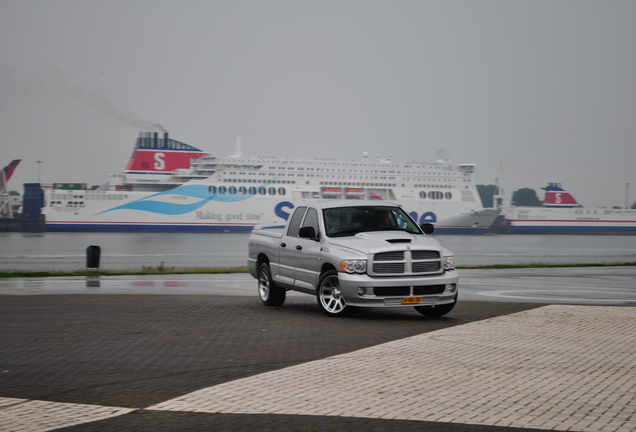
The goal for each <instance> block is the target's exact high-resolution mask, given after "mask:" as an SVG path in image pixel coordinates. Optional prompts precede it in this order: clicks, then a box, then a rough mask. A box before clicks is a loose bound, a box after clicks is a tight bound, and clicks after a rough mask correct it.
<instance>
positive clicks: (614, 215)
mask: <svg viewBox="0 0 636 432" xmlns="http://www.w3.org/2000/svg"><path fill="white" fill-rule="evenodd" d="M505 215H506V219H508V223H509V225H510V233H512V234H636V210H619V209H604V208H542V207H512V208H510V209H508V210H506V213H505Z"/></svg>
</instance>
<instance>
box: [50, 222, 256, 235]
mask: <svg viewBox="0 0 636 432" xmlns="http://www.w3.org/2000/svg"><path fill="white" fill-rule="evenodd" d="M252 228H253V227H252V226H251V225H138V224H134V225H128V224H113V225H105V224H55V223H52V224H46V230H47V231H51V232H174V233H249V232H252Z"/></svg>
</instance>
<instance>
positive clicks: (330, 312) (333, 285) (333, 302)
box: [316, 270, 359, 317]
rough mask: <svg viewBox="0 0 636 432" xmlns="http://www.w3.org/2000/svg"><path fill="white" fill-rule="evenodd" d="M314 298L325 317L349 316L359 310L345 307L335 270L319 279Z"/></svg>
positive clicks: (353, 307) (345, 303)
mask: <svg viewBox="0 0 636 432" xmlns="http://www.w3.org/2000/svg"><path fill="white" fill-rule="evenodd" d="M316 297H317V299H318V306H320V309H322V311H323V312H324V313H325V314H326V315H327V316H331V317H343V316H350V315H351V314H353V313H355V312H357V311H358V309H359V308H358V307H355V306H348V305H347V302H346V301H345V298H344V296H343V295H342V291H340V281H339V280H338V272H337V271H335V270H329V271H327V272H325V273H324V274H323V275H322V276H321V277H320V282H319V283H318V292H317V293H316Z"/></svg>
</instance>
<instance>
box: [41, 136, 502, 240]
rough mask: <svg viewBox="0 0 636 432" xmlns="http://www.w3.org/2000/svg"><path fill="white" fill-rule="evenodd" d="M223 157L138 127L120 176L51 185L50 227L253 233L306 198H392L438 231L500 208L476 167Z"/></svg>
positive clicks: (458, 228) (489, 217) (471, 229)
mask: <svg viewBox="0 0 636 432" xmlns="http://www.w3.org/2000/svg"><path fill="white" fill-rule="evenodd" d="M241 153H242V152H241V151H240V137H237V151H236V152H235V154H234V155H232V156H228V157H216V156H212V155H210V154H208V153H206V152H203V151H202V150H200V149H198V148H196V147H193V146H190V145H187V144H184V143H181V142H178V141H174V140H171V139H169V137H168V135H167V134H164V137H163V139H161V138H159V137H158V134H150V133H146V132H142V133H141V134H140V136H139V138H138V139H137V143H136V145H135V151H134V152H133V155H132V157H131V160H130V162H129V163H128V165H127V167H126V169H125V170H124V172H123V173H121V174H115V175H111V176H110V178H109V181H108V182H107V183H106V184H104V185H102V186H101V187H99V188H98V189H96V190H93V191H62V190H56V189H52V190H47V191H46V199H45V208H44V213H45V214H46V226H47V229H48V230H51V231H53V230H57V231H165V232H249V231H251V229H252V228H253V227H254V226H255V225H256V224H259V223H263V222H277V221H280V222H282V221H284V220H286V219H287V218H288V217H289V214H290V212H291V210H292V209H293V208H295V207H296V206H299V205H302V202H303V201H308V200H316V199H351V200H356V199H366V200H378V201H382V200H386V201H391V202H395V203H398V204H399V205H401V206H402V207H403V208H404V209H406V210H407V211H408V212H409V213H410V214H411V216H412V217H413V218H414V219H415V220H416V221H417V222H418V223H423V222H430V223H433V224H435V227H436V232H437V233H462V234H468V233H483V232H486V230H487V229H488V227H489V226H490V224H491V223H492V221H493V220H494V219H495V217H496V216H497V215H498V213H499V211H498V210H494V209H484V208H483V207H482V205H481V200H480V198H479V194H478V192H477V189H476V186H475V182H474V178H473V172H474V168H475V166H474V164H453V163H452V162H451V161H449V160H448V159H447V158H441V159H439V160H437V161H436V162H400V161H391V160H388V159H380V158H375V159H371V158H369V157H368V155H366V154H365V155H364V156H363V157H362V158H361V159H359V160H352V161H346V160H339V159H332V158H311V157H273V156H245V155H242V154H241Z"/></svg>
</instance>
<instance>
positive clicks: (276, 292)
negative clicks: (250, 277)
mask: <svg viewBox="0 0 636 432" xmlns="http://www.w3.org/2000/svg"><path fill="white" fill-rule="evenodd" d="M258 295H259V297H260V298H261V301H262V302H263V304H264V305H265V306H280V305H282V304H283V303H285V289H284V288H281V287H279V286H277V285H276V284H274V281H272V272H271V271H270V270H269V264H267V263H263V264H261V266H260V267H259V268H258Z"/></svg>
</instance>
